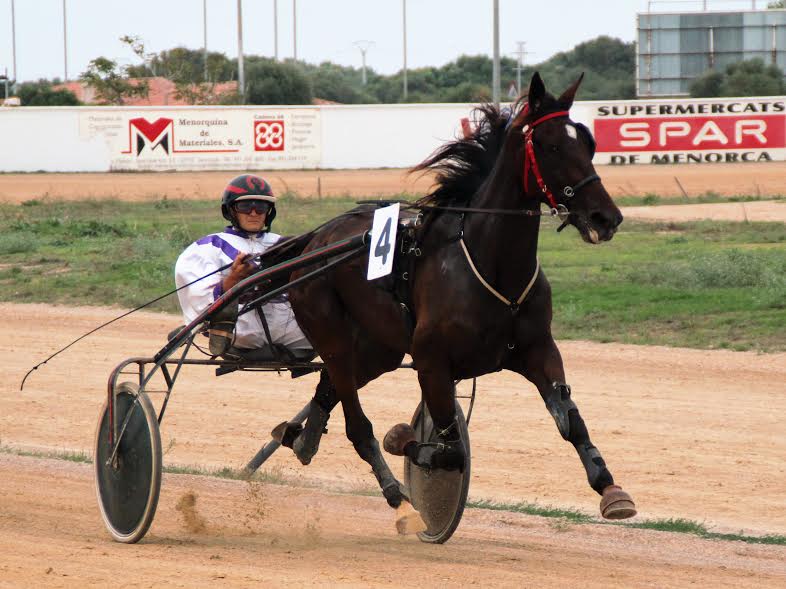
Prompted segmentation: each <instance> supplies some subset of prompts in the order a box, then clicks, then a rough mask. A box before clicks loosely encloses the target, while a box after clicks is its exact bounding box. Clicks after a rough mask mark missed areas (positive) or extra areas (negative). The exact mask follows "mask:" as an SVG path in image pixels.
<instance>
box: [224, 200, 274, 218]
mask: <svg viewBox="0 0 786 589" xmlns="http://www.w3.org/2000/svg"><path fill="white" fill-rule="evenodd" d="M232 206H233V207H234V209H235V210H236V211H237V212H238V213H242V214H244V215H249V214H251V211H256V212H257V214H259V215H266V214H267V213H269V212H270V209H271V207H272V206H273V205H271V204H270V203H269V202H268V201H266V200H239V201H237V202H235V203H234V204H233V205H232Z"/></svg>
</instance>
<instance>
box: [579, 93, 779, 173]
mask: <svg viewBox="0 0 786 589" xmlns="http://www.w3.org/2000/svg"><path fill="white" fill-rule="evenodd" d="M594 131H595V139H596V140H597V142H598V149H597V154H598V155H597V156H596V159H595V161H596V163H604V164H613V165H625V164H679V163H721V162H723V163H729V162H758V161H774V160H784V159H786V105H785V103H784V101H782V100H775V99H773V100H769V99H764V100H762V99H759V100H752V101H750V102H744V101H739V100H738V101H690V100H685V101H665V102H642V101H637V102H625V103H613V104H611V103H609V104H605V105H600V106H598V107H597V108H596V111H595V119H594Z"/></svg>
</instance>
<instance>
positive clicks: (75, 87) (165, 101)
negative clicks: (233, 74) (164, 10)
mask: <svg viewBox="0 0 786 589" xmlns="http://www.w3.org/2000/svg"><path fill="white" fill-rule="evenodd" d="M131 81H132V82H136V83H138V82H140V81H142V80H141V79H139V78H137V79H134V78H132V80H131ZM144 81H146V82H147V85H148V89H149V92H148V95H147V96H146V97H141V96H133V97H131V98H126V99H125V101H124V103H123V104H124V105H125V106H187V105H189V104H190V103H189V102H188V101H186V100H183V99H182V98H181V99H178V98H177V97H176V96H175V95H176V93H177V87H176V85H175V83H174V82H172V81H171V80H168V79H166V78H162V77H160V76H157V77H154V78H144ZM54 89H55V90H60V89H67V90H70V91H71V92H73V93H74V94H75V95H76V97H77V99H78V100H79V101H80V102H82V103H83V104H99V103H100V102H99V101H98V99H97V98H96V95H95V90H93V88H91V87H89V86H86V85H85V84H84V83H82V82H80V81H75V82H66V83H65V84H58V85H57V86H54ZM234 92H237V82H236V81H232V82H221V83H218V84H216V85H215V86H213V88H212V94H213V96H215V97H218V96H220V95H221V94H230V93H234Z"/></svg>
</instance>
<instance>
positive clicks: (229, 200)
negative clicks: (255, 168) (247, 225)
mask: <svg viewBox="0 0 786 589" xmlns="http://www.w3.org/2000/svg"><path fill="white" fill-rule="evenodd" d="M239 200H264V201H267V202H269V203H270V211H268V214H267V219H266V224H265V228H264V231H269V230H270V225H271V224H272V223H273V219H275V218H276V197H275V196H273V189H272V188H271V187H270V184H268V183H267V182H266V181H265V180H264V179H263V178H260V177H259V176H255V175H253V174H243V175H241V176H238V177H237V178H233V179H232V180H231V181H230V182H229V184H227V187H226V188H225V189H224V194H222V195H221V214H222V215H223V216H224V218H225V219H226V220H227V221H229V222H230V223H232V225H233V226H235V227H238V228H240V225H239V224H238V222H237V215H236V214H235V211H234V210H233V208H232V205H233V204H234V203H236V202H237V201H239Z"/></svg>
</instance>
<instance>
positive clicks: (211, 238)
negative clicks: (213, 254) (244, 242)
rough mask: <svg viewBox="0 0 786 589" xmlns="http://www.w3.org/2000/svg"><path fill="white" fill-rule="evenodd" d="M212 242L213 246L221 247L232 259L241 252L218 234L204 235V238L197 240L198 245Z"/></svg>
mask: <svg viewBox="0 0 786 589" xmlns="http://www.w3.org/2000/svg"><path fill="white" fill-rule="evenodd" d="M207 244H210V245H212V246H213V247H217V248H218V249H220V250H221V251H222V252H224V254H226V255H227V256H228V257H229V259H230V260H234V259H235V258H236V257H237V255H238V254H239V253H240V252H238V251H237V250H236V249H235V248H233V247H232V246H231V245H229V243H227V242H226V241H224V240H223V239H221V238H220V237H219V236H218V235H208V236H207V237H203V238H202V239H199V240H197V245H207Z"/></svg>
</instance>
